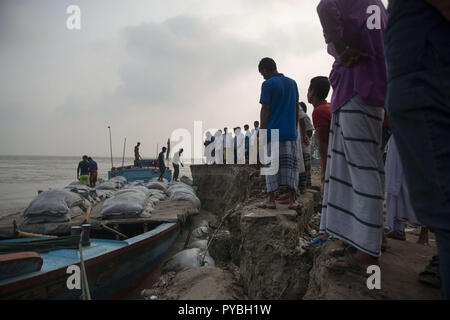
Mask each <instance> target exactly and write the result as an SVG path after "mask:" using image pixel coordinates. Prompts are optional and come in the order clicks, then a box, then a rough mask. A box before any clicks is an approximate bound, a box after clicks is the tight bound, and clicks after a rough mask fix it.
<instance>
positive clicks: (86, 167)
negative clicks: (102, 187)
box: [77, 155, 91, 186]
mask: <svg viewBox="0 0 450 320" xmlns="http://www.w3.org/2000/svg"><path fill="white" fill-rule="evenodd" d="M90 172H91V166H90V164H89V161H88V156H86V155H84V156H83V160H81V161H80V162H79V163H78V168H77V179H78V180H79V181H80V184H84V185H85V186H89V177H90Z"/></svg>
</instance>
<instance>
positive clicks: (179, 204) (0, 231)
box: [0, 200, 199, 238]
mask: <svg viewBox="0 0 450 320" xmlns="http://www.w3.org/2000/svg"><path fill="white" fill-rule="evenodd" d="M102 204H103V202H100V203H98V204H97V205H96V206H94V207H93V208H92V212H91V216H90V218H89V222H88V223H90V224H91V226H92V227H91V228H92V229H94V230H100V229H101V224H105V225H107V226H118V225H126V224H155V223H157V224H160V223H170V222H177V221H180V222H182V223H184V222H185V221H186V219H187V217H188V216H190V215H194V214H197V213H198V212H199V211H198V209H197V208H196V207H195V206H194V205H193V204H192V203H190V202H189V201H172V200H163V201H161V202H159V203H158V204H157V206H156V207H155V209H154V211H153V212H152V214H151V217H149V218H134V219H114V220H112V219H108V220H102V219H101V217H100V210H101V207H102ZM84 219H85V216H84V215H81V216H77V217H72V219H71V220H70V221H69V222H64V223H38V224H30V225H26V226H22V227H20V230H21V231H25V232H30V233H37V234H46V235H58V234H68V233H70V229H71V228H72V226H80V225H81V224H83V221H84ZM14 220H16V221H17V224H18V225H19V226H20V223H21V221H22V217H21V216H20V215H14V216H8V217H5V218H3V219H2V220H0V237H2V238H12V237H14V233H13V231H14V229H13V221H14Z"/></svg>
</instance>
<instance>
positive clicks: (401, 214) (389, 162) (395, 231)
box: [385, 136, 428, 244]
mask: <svg viewBox="0 0 450 320" xmlns="http://www.w3.org/2000/svg"><path fill="white" fill-rule="evenodd" d="M385 168H386V227H387V228H388V229H389V230H391V232H389V233H388V234H387V237H388V238H392V239H397V240H402V241H405V240H406V236H405V227H406V223H409V224H411V225H413V226H415V227H419V226H420V227H421V230H420V236H419V240H417V243H419V244H428V229H427V228H426V227H424V226H423V225H422V224H421V223H420V222H419V221H418V220H417V217H416V214H415V213H414V209H413V207H412V205H411V199H410V197H409V191H408V186H407V184H406V179H405V174H404V170H403V165H402V162H401V160H400V155H399V154H398V149H397V145H396V143H395V139H394V136H391V138H390V139H389V142H388V150H387V157H386V166H385Z"/></svg>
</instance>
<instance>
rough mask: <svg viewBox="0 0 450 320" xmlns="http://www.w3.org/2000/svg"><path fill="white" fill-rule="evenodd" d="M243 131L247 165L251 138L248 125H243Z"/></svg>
mask: <svg viewBox="0 0 450 320" xmlns="http://www.w3.org/2000/svg"><path fill="white" fill-rule="evenodd" d="M244 130H245V140H244V141H245V142H244V143H245V148H244V149H245V164H249V158H250V138H251V136H252V133H251V132H250V127H249V125H248V124H246V125H244Z"/></svg>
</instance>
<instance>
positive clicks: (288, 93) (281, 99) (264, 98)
mask: <svg viewBox="0 0 450 320" xmlns="http://www.w3.org/2000/svg"><path fill="white" fill-rule="evenodd" d="M298 100H299V94H298V88H297V83H295V81H294V80H292V79H290V78H288V77H285V76H284V75H283V74H282V73H278V74H275V75H273V76H272V77H270V78H269V79H267V80H266V81H264V82H263V84H262V86H261V99H260V100H259V102H260V103H265V104H268V105H269V106H270V116H269V123H268V124H267V137H268V138H269V139H270V136H271V135H270V130H271V129H278V130H279V134H280V136H279V137H280V141H295V140H297V126H296V111H297V101H298Z"/></svg>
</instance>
